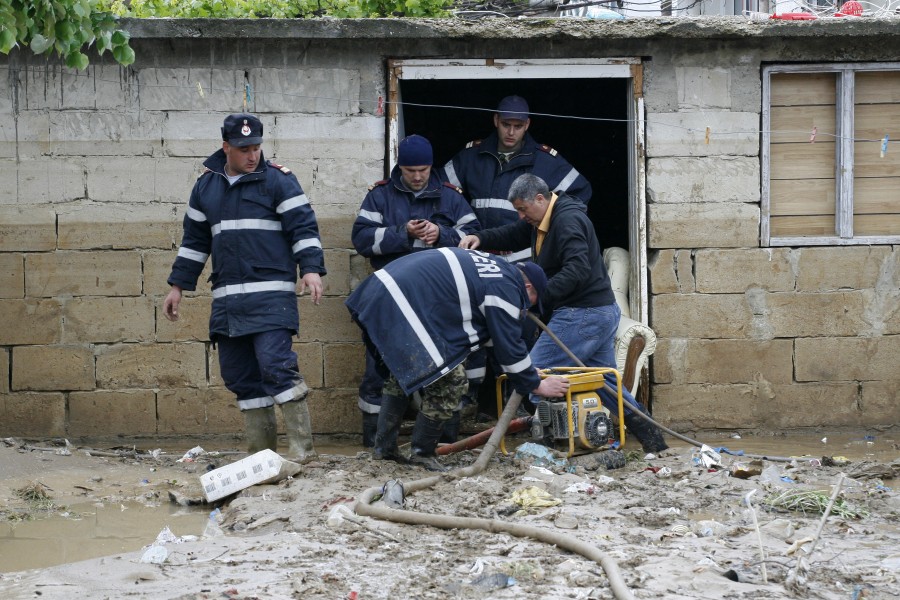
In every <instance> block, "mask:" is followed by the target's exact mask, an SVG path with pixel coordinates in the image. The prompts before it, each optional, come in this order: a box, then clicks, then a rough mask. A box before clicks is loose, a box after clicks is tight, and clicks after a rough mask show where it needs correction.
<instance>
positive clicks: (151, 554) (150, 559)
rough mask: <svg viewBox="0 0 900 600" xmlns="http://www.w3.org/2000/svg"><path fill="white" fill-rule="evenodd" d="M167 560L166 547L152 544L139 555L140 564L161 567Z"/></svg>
mask: <svg viewBox="0 0 900 600" xmlns="http://www.w3.org/2000/svg"><path fill="white" fill-rule="evenodd" d="M167 558H169V551H168V550H166V547H165V546H157V545H156V544H153V545H152V546H150V547H149V548H147V549H146V550H145V551H144V553H143V554H142V555H141V562H142V563H150V564H153V565H161V564H163V563H164V562H166V559H167Z"/></svg>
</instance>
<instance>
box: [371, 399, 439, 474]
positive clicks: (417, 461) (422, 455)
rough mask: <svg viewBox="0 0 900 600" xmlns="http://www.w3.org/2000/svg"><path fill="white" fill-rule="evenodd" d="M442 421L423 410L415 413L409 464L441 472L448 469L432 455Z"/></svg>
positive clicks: (435, 447)
mask: <svg viewBox="0 0 900 600" xmlns="http://www.w3.org/2000/svg"><path fill="white" fill-rule="evenodd" d="M382 408H383V407H382ZM444 423H445V422H444V421H436V420H434V419H432V418H431V417H428V416H426V415H425V413H423V412H420V413H419V414H418V415H416V424H415V426H414V427H413V433H412V440H410V441H411V442H412V444H411V445H412V452H410V453H409V463H410V464H412V465H418V466H420V467H424V468H425V469H426V470H428V471H438V472H441V473H443V472H445V471H448V470H449V469H447V467H445V466H444V465H442V464H441V463H440V462H438V460H437V458H436V457H435V455H434V451H435V450H436V449H437V443H438V439H440V437H441V433H442V432H443V430H444Z"/></svg>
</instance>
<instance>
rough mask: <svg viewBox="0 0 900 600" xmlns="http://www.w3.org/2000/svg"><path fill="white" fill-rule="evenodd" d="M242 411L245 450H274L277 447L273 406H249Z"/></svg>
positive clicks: (251, 452)
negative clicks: (245, 438) (245, 440)
mask: <svg viewBox="0 0 900 600" xmlns="http://www.w3.org/2000/svg"><path fill="white" fill-rule="evenodd" d="M243 413H244V426H245V430H246V437H247V452H249V453H250V454H254V453H256V452H259V451H260V450H266V449H269V450H275V449H276V448H277V447H278V436H277V431H276V427H277V425H276V422H275V407H274V406H267V407H265V408H251V409H249V410H245V411H243Z"/></svg>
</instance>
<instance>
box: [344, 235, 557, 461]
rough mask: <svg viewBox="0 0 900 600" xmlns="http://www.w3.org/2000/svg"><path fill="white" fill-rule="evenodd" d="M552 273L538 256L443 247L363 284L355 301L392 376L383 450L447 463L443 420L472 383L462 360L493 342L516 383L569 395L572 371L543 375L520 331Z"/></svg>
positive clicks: (378, 449)
mask: <svg viewBox="0 0 900 600" xmlns="http://www.w3.org/2000/svg"><path fill="white" fill-rule="evenodd" d="M546 281H547V278H546V276H545V275H544V272H543V271H542V270H541V268H540V267H538V266H537V265H535V264H534V263H530V262H529V263H522V264H521V265H513V264H511V263H508V262H507V261H505V260H503V259H502V258H499V257H496V256H492V255H490V254H485V253H482V252H473V251H468V250H461V249H459V248H439V249H437V250H432V251H429V252H418V253H415V254H409V255H407V256H404V257H402V258H398V259H397V260H395V261H393V262H391V263H390V264H388V265H387V266H386V267H384V268H383V269H381V270H379V271H376V272H375V273H374V274H372V275H371V276H369V277H368V278H367V279H366V280H365V281H363V282H362V284H360V286H359V287H357V288H356V290H355V291H354V292H353V293H352V294H351V295H350V297H349V298H347V301H346V305H347V308H348V310H349V311H350V315H351V317H352V318H353V320H354V321H355V322H356V323H357V324H358V325H359V326H360V328H361V329H362V330H363V339H364V340H365V342H366V346H367V347H368V349H369V351H370V352H371V353H372V356H373V357H375V358H376V359H377V361H378V362H377V366H378V368H379V370H380V371H381V373H382V375H383V376H384V377H385V378H386V379H387V381H386V383H385V387H384V390H385V391H384V397H383V398H382V404H381V412H380V413H379V416H378V431H377V433H376V435H375V452H374V456H375V458H376V459H389V460H395V461H398V462H411V463H414V464H419V465H422V466H424V467H425V468H427V469H429V470H439V471H440V470H444V468H443V466H442V465H441V464H440V463H439V462H438V461H437V459H436V458H435V457H434V454H435V449H436V447H437V442H438V440H439V438H440V436H441V433H442V430H443V425H444V422H445V421H446V420H447V419H449V418H450V416H451V414H452V411H453V410H454V408H455V407H456V405H457V403H458V402H459V399H460V397H461V396H462V395H463V394H464V393H465V392H466V391H467V389H468V381H467V379H466V376H465V370H464V368H463V362H464V361H465V359H466V357H468V356H469V354H470V353H471V352H473V351H475V350H478V349H479V348H481V347H483V346H484V345H486V344H488V343H489V342H490V343H491V345H492V350H493V353H494V356H495V358H496V360H497V362H498V363H499V364H500V365H501V367H502V369H503V371H504V372H505V373H507V375H508V376H509V380H510V383H511V385H512V386H513V387H514V388H515V389H516V391H518V392H520V393H521V394H523V395H527V394H529V393H535V394H539V395H542V396H549V397H559V396H562V395H564V394H565V392H566V390H567V389H568V386H569V382H568V380H567V379H565V378H564V377H547V378H544V379H541V377H540V375H539V374H538V371H537V370H536V369H535V368H534V366H533V365H532V363H531V359H530V358H529V356H528V348H527V347H526V345H525V342H524V341H523V340H522V323H523V321H524V320H525V311H527V310H528V309H529V308H530V307H531V306H532V305H533V304H535V303H536V302H537V301H538V298H539V296H540V294H541V292H543V290H544V288H545V287H546ZM412 395H418V396H419V398H420V400H421V408H420V410H419V413H418V414H417V416H416V424H415V427H414V429H413V435H412V440H411V446H412V452H411V454H410V457H409V458H408V459H407V458H406V457H404V456H402V455H401V454H400V451H399V449H398V448H397V435H398V433H399V431H400V422H401V420H402V419H403V414H404V413H405V412H406V408H407V406H408V404H409V401H410V396H412Z"/></svg>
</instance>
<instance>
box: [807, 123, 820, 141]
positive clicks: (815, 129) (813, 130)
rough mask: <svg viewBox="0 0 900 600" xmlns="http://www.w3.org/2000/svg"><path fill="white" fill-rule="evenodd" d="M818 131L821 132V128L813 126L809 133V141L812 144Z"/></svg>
mask: <svg viewBox="0 0 900 600" xmlns="http://www.w3.org/2000/svg"><path fill="white" fill-rule="evenodd" d="M817 133H819V128H818V127H813V128H812V132H810V134H809V143H810V144H812V143H813V142H815V141H816V134H817Z"/></svg>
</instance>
